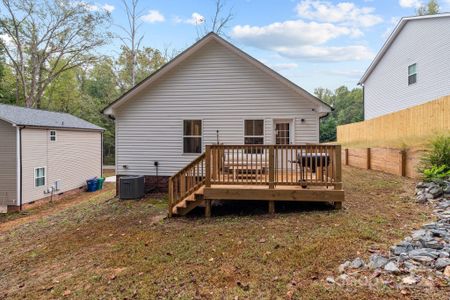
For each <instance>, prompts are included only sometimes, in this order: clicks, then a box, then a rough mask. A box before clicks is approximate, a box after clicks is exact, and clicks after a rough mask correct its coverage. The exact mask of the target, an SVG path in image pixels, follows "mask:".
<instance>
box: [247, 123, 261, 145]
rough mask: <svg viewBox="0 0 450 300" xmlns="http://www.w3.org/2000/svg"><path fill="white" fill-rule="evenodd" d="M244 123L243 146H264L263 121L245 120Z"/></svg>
mask: <svg viewBox="0 0 450 300" xmlns="http://www.w3.org/2000/svg"><path fill="white" fill-rule="evenodd" d="M244 123H245V124H244V127H245V129H244V144H251V145H262V144H264V120H245V121H244Z"/></svg>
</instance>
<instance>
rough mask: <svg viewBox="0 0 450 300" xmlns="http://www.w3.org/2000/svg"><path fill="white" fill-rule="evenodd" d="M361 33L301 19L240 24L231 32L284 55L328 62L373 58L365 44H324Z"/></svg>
mask: <svg viewBox="0 0 450 300" xmlns="http://www.w3.org/2000/svg"><path fill="white" fill-rule="evenodd" d="M299 33H301V34H299ZM361 34H362V33H361V31H359V30H356V29H354V28H349V27H345V26H338V25H335V24H330V23H316V22H309V23H308V22H304V21H302V20H296V21H285V22H281V23H273V24H269V25H267V26H261V27H259V26H249V25H245V26H240V25H238V26H235V27H234V28H233V30H232V32H231V35H232V37H233V38H234V39H236V40H238V41H240V42H242V43H244V44H246V45H249V46H253V47H256V48H260V49H264V50H270V51H275V52H277V53H278V54H279V55H281V56H284V57H288V58H291V59H306V60H310V61H329V62H332V61H352V60H369V59H372V58H373V56H374V54H373V53H372V51H371V50H370V49H369V48H367V47H366V46H362V45H350V46H333V47H331V46H324V44H326V43H327V42H329V41H331V40H333V39H336V38H339V37H344V36H349V37H358V36H360V35H361Z"/></svg>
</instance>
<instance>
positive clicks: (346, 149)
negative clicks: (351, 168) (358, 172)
mask: <svg viewBox="0 0 450 300" xmlns="http://www.w3.org/2000/svg"><path fill="white" fill-rule="evenodd" d="M344 154H345V157H344V159H345V165H346V166H348V148H345V149H344Z"/></svg>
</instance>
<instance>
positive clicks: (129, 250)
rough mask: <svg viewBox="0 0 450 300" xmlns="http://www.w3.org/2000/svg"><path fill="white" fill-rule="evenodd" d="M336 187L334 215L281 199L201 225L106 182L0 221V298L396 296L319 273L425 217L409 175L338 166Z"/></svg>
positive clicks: (223, 211) (159, 201) (435, 294)
mask: <svg viewBox="0 0 450 300" xmlns="http://www.w3.org/2000/svg"><path fill="white" fill-rule="evenodd" d="M344 181H345V189H346V199H347V201H346V202H345V203H344V209H343V210H341V211H335V210H332V209H331V208H330V207H328V206H326V205H312V204H311V205H306V204H302V205H287V204H286V205H284V204H282V203H280V204H278V205H277V210H278V211H279V212H280V213H278V214H276V215H275V216H269V215H267V214H265V211H266V204H264V203H262V204H260V206H259V207H257V208H256V209H252V210H249V208H248V206H246V204H245V203H243V204H241V205H239V206H237V207H234V208H233V209H231V208H230V207H229V206H225V207H221V208H213V215H214V214H215V216H214V217H213V218H211V219H210V220H206V219H204V218H203V217H202V214H201V212H198V214H197V215H195V214H194V216H191V217H189V218H176V219H170V220H169V219H163V218H164V216H165V214H166V200H165V199H164V197H152V198H148V199H145V200H143V201H119V200H117V199H115V198H113V194H114V191H113V187H112V186H109V187H107V189H106V190H104V191H103V192H101V193H98V194H95V195H90V197H89V198H88V199H84V200H83V201H76V200H74V203H76V204H74V205H69V206H67V207H64V208H62V209H56V210H55V209H52V208H49V209H48V210H45V209H44V210H45V211H46V212H47V213H42V212H39V211H37V212H29V215H27V216H25V217H23V216H16V218H13V220H11V219H4V220H1V221H0V222H2V224H1V225H0V226H3V228H5V226H7V228H6V229H4V230H3V231H1V232H0V253H2V255H1V256H0V298H11V299H19V298H20V299H21V298H27V299H47V298H50V299H59V298H63V297H65V298H67V299H112V298H116V299H120V298H122V299H123V298H128V299H129V298H136V299H167V298H169V299H170V298H181V299H191V298H202V299H203V298H204V299H235V298H236V297H238V298H239V299H271V298H275V299H276V298H282V299H284V298H292V299H317V298H320V299H350V298H351V299H355V298H357V299H374V298H403V297H404V296H403V295H402V294H401V293H400V291H397V290H391V289H389V288H387V287H379V288H374V289H371V290H368V289H367V288H366V287H361V286H353V287H346V288H345V289H344V288H341V287H339V286H335V285H329V284H327V283H326V282H325V278H326V277H327V276H329V275H332V274H334V273H335V271H336V268H337V266H338V265H339V264H340V263H342V262H343V261H345V260H348V259H352V258H354V257H356V256H361V257H364V258H367V257H369V256H370V251H369V250H370V249H374V248H380V249H386V250H387V249H388V248H389V246H390V245H392V244H393V243H395V241H398V240H401V239H402V238H403V236H404V235H406V234H407V233H409V232H410V231H411V229H413V228H416V227H418V226H419V224H421V223H423V222H425V221H426V220H427V219H428V218H429V216H430V212H429V211H428V208H426V207H424V206H420V205H418V204H415V203H414V202H413V201H411V200H410V197H412V196H413V192H414V187H413V182H412V181H411V180H407V179H403V178H399V177H395V176H391V175H386V174H381V173H376V172H372V171H363V170H357V169H353V168H345V169H344ZM219 212H220V213H219ZM19 220H21V221H20V222H19ZM10 222H14V223H12V225H7V224H8V223H10ZM410 297H413V298H427V299H429V298H435V299H447V298H448V294H446V291H445V290H443V289H439V288H434V289H430V290H427V291H426V293H425V292H424V293H421V292H417V293H416V294H414V295H410Z"/></svg>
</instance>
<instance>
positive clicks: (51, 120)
mask: <svg viewBox="0 0 450 300" xmlns="http://www.w3.org/2000/svg"><path fill="white" fill-rule="evenodd" d="M0 120H3V121H5V122H7V123H10V124H12V125H15V126H30V127H48V128H65V129H83V130H98V131H102V130H104V129H103V128H101V127H99V126H97V125H94V124H92V123H89V122H87V121H85V120H82V119H80V118H77V117H75V116H72V115H70V114H67V113H59V112H53V111H46V110H40V109H34V108H25V107H19V106H14V105H7V104H0Z"/></svg>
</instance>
